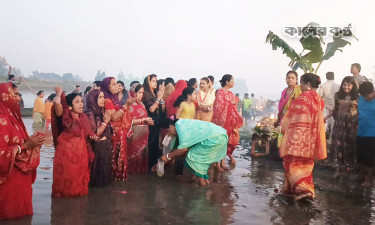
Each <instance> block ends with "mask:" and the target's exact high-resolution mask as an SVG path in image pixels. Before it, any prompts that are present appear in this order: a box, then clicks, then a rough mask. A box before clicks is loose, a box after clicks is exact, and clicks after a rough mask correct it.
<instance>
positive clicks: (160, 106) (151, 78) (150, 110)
mask: <svg viewBox="0 0 375 225" xmlns="http://www.w3.org/2000/svg"><path fill="white" fill-rule="evenodd" d="M143 86H144V94H143V99H142V102H143V104H144V105H145V107H146V110H147V114H148V116H149V117H151V118H152V120H153V121H154V126H151V127H149V129H150V133H149V137H148V151H149V154H148V155H149V157H148V161H149V163H148V165H149V168H151V167H152V166H153V165H155V164H156V163H157V159H158V158H159V157H160V155H161V154H162V153H161V150H160V148H159V135H160V128H161V126H162V121H163V118H162V115H163V112H164V110H165V102H164V101H163V95H164V88H165V87H164V85H161V86H159V88H158V84H157V76H156V75H155V74H151V75H148V76H147V77H146V78H145V80H144V84H143ZM157 88H158V89H159V91H158V92H156V89H157Z"/></svg>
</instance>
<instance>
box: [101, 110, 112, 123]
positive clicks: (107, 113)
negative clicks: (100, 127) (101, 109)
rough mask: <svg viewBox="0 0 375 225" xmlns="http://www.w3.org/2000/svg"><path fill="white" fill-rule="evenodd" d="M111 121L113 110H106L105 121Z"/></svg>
mask: <svg viewBox="0 0 375 225" xmlns="http://www.w3.org/2000/svg"><path fill="white" fill-rule="evenodd" d="M109 121H111V111H109V110H106V111H105V113H104V115H103V122H104V123H109Z"/></svg>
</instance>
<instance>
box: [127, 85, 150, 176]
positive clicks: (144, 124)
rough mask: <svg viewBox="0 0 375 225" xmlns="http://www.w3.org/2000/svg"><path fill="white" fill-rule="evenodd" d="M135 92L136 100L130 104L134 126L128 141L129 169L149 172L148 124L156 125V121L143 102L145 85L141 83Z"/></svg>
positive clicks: (130, 170)
mask: <svg viewBox="0 0 375 225" xmlns="http://www.w3.org/2000/svg"><path fill="white" fill-rule="evenodd" d="M134 92H135V102H134V103H133V104H131V105H130V118H131V120H132V124H133V126H132V130H131V133H132V135H131V137H130V139H129V141H128V170H129V173H147V171H148V151H147V150H148V146H147V142H148V135H149V129H148V125H151V126H152V125H154V121H152V118H150V117H148V116H147V110H146V108H145V105H144V104H143V103H142V98H143V93H144V87H143V86H142V85H140V84H139V85H138V86H137V87H136V88H135V89H134Z"/></svg>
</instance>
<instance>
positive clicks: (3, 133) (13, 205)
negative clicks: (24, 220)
mask: <svg viewBox="0 0 375 225" xmlns="http://www.w3.org/2000/svg"><path fill="white" fill-rule="evenodd" d="M27 138H28V135H27V132H26V129H25V125H24V124H23V121H22V117H21V111H20V107H19V105H18V103H17V102H16V100H15V95H14V92H13V89H12V83H3V84H0V220H1V219H13V218H18V217H23V216H26V215H32V214H33V206H32V187H31V185H32V184H33V183H34V181H35V178H36V168H37V167H38V165H39V160H40V146H38V147H36V148H34V149H25V150H23V151H22V152H21V153H20V154H17V153H18V150H19V149H18V147H17V145H21V144H22V143H24V142H25V140H26V139H27Z"/></svg>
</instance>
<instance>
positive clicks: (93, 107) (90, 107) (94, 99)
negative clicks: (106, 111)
mask: <svg viewBox="0 0 375 225" xmlns="http://www.w3.org/2000/svg"><path fill="white" fill-rule="evenodd" d="M99 94H100V90H92V91H90V92H89V93H88V94H87V99H86V105H87V111H86V112H85V113H92V114H93V115H94V117H96V116H102V115H103V113H102V110H101V109H100V107H99V106H98V97H99Z"/></svg>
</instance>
